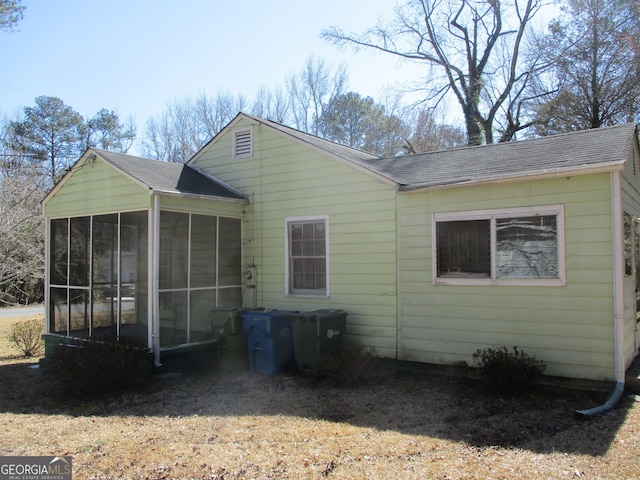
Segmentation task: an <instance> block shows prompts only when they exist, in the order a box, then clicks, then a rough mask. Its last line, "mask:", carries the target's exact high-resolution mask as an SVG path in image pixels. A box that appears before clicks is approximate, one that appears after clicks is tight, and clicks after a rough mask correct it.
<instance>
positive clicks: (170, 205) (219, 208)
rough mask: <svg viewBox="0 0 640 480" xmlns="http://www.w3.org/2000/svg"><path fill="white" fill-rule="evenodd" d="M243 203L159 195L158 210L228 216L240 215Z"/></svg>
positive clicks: (242, 210)
mask: <svg viewBox="0 0 640 480" xmlns="http://www.w3.org/2000/svg"><path fill="white" fill-rule="evenodd" d="M244 208H245V207H244V205H242V204H240V203H239V202H225V201H220V200H216V199H210V200H209V199H200V198H193V197H178V196H174V195H161V196H160V210H172V211H178V212H186V213H199V214H203V215H221V216H228V217H242V215H243V212H244Z"/></svg>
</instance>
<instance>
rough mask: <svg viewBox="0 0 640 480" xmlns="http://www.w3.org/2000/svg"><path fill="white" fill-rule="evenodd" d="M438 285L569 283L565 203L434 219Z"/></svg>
mask: <svg viewBox="0 0 640 480" xmlns="http://www.w3.org/2000/svg"><path fill="white" fill-rule="evenodd" d="M433 232H434V235H433V272H434V282H435V283H438V284H459V285H460V284H478V285H484V284H496V285H564V284H565V271H564V270H565V268H564V209H563V206H562V205H550V206H542V207H525V208H510V209H501V210H484V211H475V212H455V213H437V214H434V216H433Z"/></svg>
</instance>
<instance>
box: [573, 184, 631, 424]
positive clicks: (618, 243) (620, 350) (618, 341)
mask: <svg viewBox="0 0 640 480" xmlns="http://www.w3.org/2000/svg"><path fill="white" fill-rule="evenodd" d="M620 175H621V173H620V172H613V173H612V174H611V190H612V192H611V204H612V212H613V266H614V268H613V342H614V346H613V348H614V351H613V355H614V367H615V377H616V385H615V387H614V388H613V391H612V392H611V395H609V398H608V399H607V401H606V402H605V403H603V404H602V405H600V406H598V407H594V408H589V409H587V410H577V411H576V413H577V414H578V415H580V416H583V417H589V418H590V417H595V416H597V415H601V414H603V413H605V412H608V411H609V410H611V409H613V408H614V407H615V406H616V405H617V404H618V402H619V401H620V399H621V398H622V395H623V394H624V384H625V366H624V212H623V210H622V186H621V181H620Z"/></svg>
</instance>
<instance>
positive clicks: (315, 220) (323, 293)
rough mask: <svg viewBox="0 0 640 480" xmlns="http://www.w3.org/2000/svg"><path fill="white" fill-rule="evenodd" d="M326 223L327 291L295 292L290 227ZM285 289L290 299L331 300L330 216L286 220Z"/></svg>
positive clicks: (288, 218) (289, 218)
mask: <svg viewBox="0 0 640 480" xmlns="http://www.w3.org/2000/svg"><path fill="white" fill-rule="evenodd" d="M320 222H323V223H324V246H325V289H324V290H323V291H322V290H318V291H317V292H314V291H310V290H305V291H294V290H293V288H292V286H291V278H290V277H291V274H290V272H291V270H290V267H291V256H290V252H291V246H290V244H289V240H290V239H289V225H291V224H292V223H320ZM284 259H285V268H284V272H285V274H284V276H285V279H284V288H285V295H287V296H289V297H315V298H318V297H320V298H329V296H330V289H329V278H330V275H329V263H330V262H329V215H315V216H302V217H287V218H285V220H284Z"/></svg>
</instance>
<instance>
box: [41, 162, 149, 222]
mask: <svg viewBox="0 0 640 480" xmlns="http://www.w3.org/2000/svg"><path fill="white" fill-rule="evenodd" d="M76 168H78V170H77V171H75V172H73V174H72V175H71V176H70V177H69V178H68V179H67V181H66V182H65V183H64V185H63V186H62V188H60V189H59V190H58V191H57V192H56V193H55V194H54V195H53V196H52V197H51V198H49V200H48V201H47V202H46V204H45V206H44V208H45V214H46V215H47V216H48V217H66V216H76V215H89V214H98V213H109V212H118V211H126V210H140V209H147V208H149V206H150V204H151V200H150V198H151V197H150V195H149V191H148V190H147V189H145V188H143V187H142V186H140V185H139V184H137V183H135V182H134V181H133V180H131V179H129V178H128V177H126V176H125V175H123V174H122V172H119V171H118V170H117V169H115V168H114V167H112V166H111V165H109V164H108V163H106V162H105V161H104V160H101V159H100V158H96V160H95V161H94V162H90V161H88V162H86V163H84V164H83V165H80V166H79V167H76Z"/></svg>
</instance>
